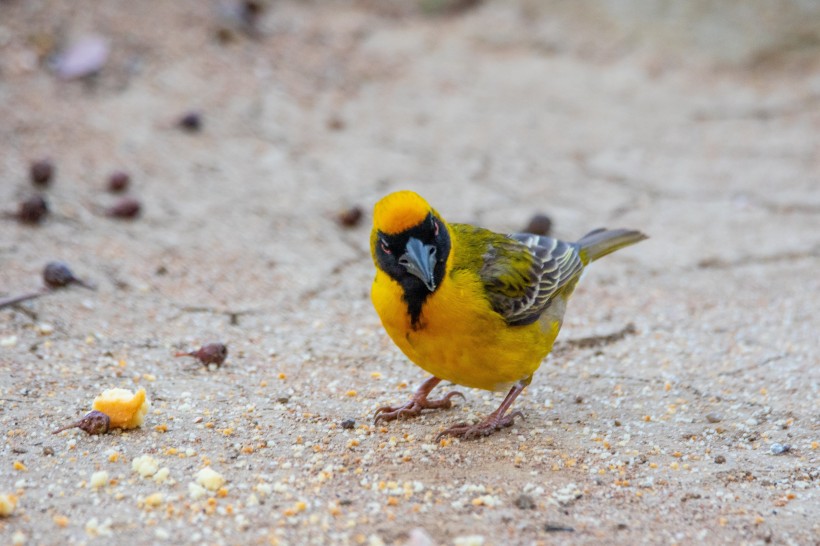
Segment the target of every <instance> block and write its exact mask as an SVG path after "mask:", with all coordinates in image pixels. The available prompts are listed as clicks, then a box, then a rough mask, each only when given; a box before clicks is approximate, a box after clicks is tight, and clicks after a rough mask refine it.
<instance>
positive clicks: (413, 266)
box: [399, 237, 436, 292]
mask: <svg viewBox="0 0 820 546" xmlns="http://www.w3.org/2000/svg"><path fill="white" fill-rule="evenodd" d="M406 248H407V251H406V252H405V253H404V255H402V257H401V258H399V263H400V264H401V265H403V266H404V268H405V269H406V270H407V272H408V273H410V274H411V275H415V276H416V277H418V278H419V279H421V282H423V283H424V286H426V287H427V290H429V291H430V292H434V291H435V290H436V281H435V278H434V277H433V273H434V271H435V269H436V247H434V246H433V245H425V244H424V243H422V242H421V241H419V240H418V239H416V238H415V237H410V240H409V241H407V247H406Z"/></svg>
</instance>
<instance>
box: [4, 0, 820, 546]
mask: <svg viewBox="0 0 820 546" xmlns="http://www.w3.org/2000/svg"><path fill="white" fill-rule="evenodd" d="M373 4H374V3H372V2H371V3H360V4H351V3H337V4H322V3H304V2H301V3H276V4H275V5H274V6H272V7H271V8H270V9H269V10H268V11H266V12H265V13H264V14H263V17H262V20H261V22H260V25H259V35H258V36H256V37H251V36H248V35H246V34H245V33H243V31H242V29H241V28H240V29H238V30H237V29H236V26H234V27H231V28H232V30H228V31H224V32H223V35H224V36H227V35H230V36H227V37H229V38H231V39H230V40H229V42H228V43H222V42H220V40H218V39H216V38H215V35H216V32H217V28H218V27H219V26H220V25H223V24H228V25H230V24H231V22H230V21H227V23H225V21H226V19H225V18H224V17H223V16H220V15H219V12H218V10H217V9H215V8H214V5H212V4H204V3H200V2H192V1H190V2H160V1H151V2H147V1H146V2H116V3H98V2H90V1H79V2H59V1H56V0H55V1H51V2H49V1H34V2H28V1H26V2H23V1H8V0H7V1H3V2H0V14H2V17H0V119H2V123H0V150H2V152H1V153H0V203H3V206H4V208H5V209H6V210H9V211H13V210H15V207H16V204H17V202H19V201H20V200H21V199H23V198H24V197H26V196H27V195H29V194H30V193H31V192H32V191H33V187H32V185H31V183H30V182H29V181H28V174H27V173H28V167H29V162H30V161H32V160H35V159H38V158H41V157H50V158H51V159H52V160H53V162H54V164H55V165H56V169H57V173H56V177H55V179H54V182H53V184H52V185H51V187H50V188H48V189H47V190H45V192H44V193H45V195H46V198H47V199H48V201H49V204H50V207H51V211H52V213H51V214H50V216H49V217H48V218H47V219H46V221H45V222H44V223H43V224H42V225H39V226H24V225H21V224H19V223H17V222H15V221H14V220H12V219H8V218H6V219H3V220H2V224H0V225H2V228H0V297H2V296H8V295H14V294H19V293H22V292H26V291H28V290H31V289H36V288H38V287H39V286H40V285H41V280H40V272H41V270H42V268H43V266H44V264H45V263H46V262H47V261H49V260H53V259H62V260H65V261H66V262H68V263H69V264H70V265H71V267H72V268H73V270H74V272H75V273H76V274H77V275H78V276H80V277H83V278H85V279H88V280H90V281H92V282H94V283H96V284H97V285H98V289H97V290H96V291H94V292H92V291H88V290H84V289H82V288H80V287H70V288H67V289H65V290H60V291H57V292H55V293H53V294H49V295H47V296H45V297H42V298H40V299H36V300H33V301H29V302H26V303H23V304H20V305H18V306H15V307H11V308H6V309H3V310H2V311H0V370H2V376H0V431H2V434H3V436H2V446H1V447H0V452H1V453H2V456H1V457H0V493H6V494H14V495H16V496H17V497H18V498H19V502H18V504H17V507H16V510H15V511H14V512H13V514H12V515H11V516H9V517H6V518H1V519H0V543H2V544H10V543H25V544H112V543H118V544H163V543H168V544H178V543H207V544H371V545H378V544H382V543H384V544H405V543H408V542H409V543H411V544H415V545H419V546H420V545H424V544H482V543H483V544H485V545H500V544H639V543H647V544H719V543H724V544H728V543H734V544H763V543H773V544H817V543H820V523H818V522H820V448H818V442H820V411H819V410H818V408H819V407H820V403H819V402H818V401H820V366H818V354H820V351H818V349H819V346H818V341H817V332H818V330H819V329H820V319H818V315H817V309H818V304H819V303H820V297H819V296H818V295H820V275H818V274H817V273H818V270H820V236H818V227H820V190H818V188H820V138H819V137H820V63H818V62H817V61H816V57H811V56H809V57H806V56H800V55H796V56H786V57H784V58H783V59H780V60H778V59H775V60H774V61H772V60H771V59H770V60H769V61H768V62H764V63H758V64H755V65H754V66H739V65H732V66H728V67H727V66H722V67H721V66H717V65H714V64H709V63H704V62H701V61H698V60H689V61H686V60H681V56H677V57H675V58H674V59H672V58H671V57H666V56H664V55H661V54H652V53H649V52H648V51H647V50H646V48H640V47H632V46H630V45H629V43H624V42H615V43H613V44H609V43H608V42H607V40H606V37H601V36H595V37H588V38H589V39H588V40H586V41H585V38H584V34H583V32H584V29H583V28H577V29H574V28H569V29H568V28H566V27H561V26H560V25H559V24H557V23H554V22H551V21H550V20H549V18H548V17H547V18H545V16H544V15H543V14H538V13H535V14H533V13H530V12H529V11H527V10H526V9H524V8H521V7H520V6H517V4H513V3H496V4H487V5H483V6H480V7H478V8H476V9H472V10H467V11H464V12H462V13H457V14H453V15H439V16H423V15H420V14H418V13H416V12H415V11H414V10H412V9H403V10H402V9H397V7H396V6H395V5H393V9H386V8H376V7H374V5H373ZM539 17H541V18H540V19H539ZM558 28H560V30H561V32H560V33H558V31H557V30H556V29H558ZM89 33H97V34H101V35H103V36H105V37H107V38H108V39H109V40H110V44H111V47H112V49H111V57H110V58H109V60H108V63H107V64H106V66H105V67H104V69H103V71H102V72H101V73H100V74H99V75H98V76H97V77H95V78H93V79H91V80H88V81H61V80H59V79H58V78H56V77H55V76H54V74H53V73H52V72H51V71H50V70H49V68H48V55H49V53H50V52H51V51H53V50H55V49H59V48H60V47H64V45H65V44H67V43H71V42H72V41H73V40H76V39H78V38H79V37H82V36H84V35H87V34H89ZM563 39H566V41H562V40H563ZM585 44H586V45H588V46H589V47H587V46H586V45H585ZM590 44H591V45H590ZM191 110H197V111H200V112H201V113H202V120H203V129H202V131H201V132H199V133H196V134H188V133H186V132H184V131H181V130H180V129H179V128H178V127H177V126H176V125H175V123H176V120H177V119H178V118H179V117H180V116H181V115H183V114H184V113H185V112H188V111H191ZM115 169H125V170H127V171H128V172H129V173H131V175H132V178H133V184H132V189H131V190H130V195H133V196H135V197H137V198H139V199H140V200H141V201H142V203H143V205H144V212H143V214H142V216H141V217H140V218H138V219H136V220H134V221H120V220H115V219H112V218H108V217H105V216H104V215H103V214H101V213H100V211H101V208H102V207H105V206H108V205H109V204H110V203H112V202H113V201H114V199H115V198H114V197H113V196H111V195H110V194H107V193H106V192H105V191H104V188H105V180H106V177H107V176H108V174H109V173H110V172H111V171H113V170H115ZM400 188H411V189H415V190H417V191H419V192H420V193H422V194H423V195H425V196H426V197H427V198H428V199H429V200H430V201H431V202H432V203H433V205H434V206H435V207H436V208H437V209H438V210H439V211H440V212H441V213H442V215H444V217H445V218H447V219H449V220H451V221H467V222H475V223H480V224H482V225H484V226H487V227H490V228H493V229H496V230H498V231H514V230H519V229H521V228H522V227H523V226H524V225H525V224H526V222H527V220H528V219H529V217H530V216H531V215H532V214H533V213H535V212H545V213H547V214H549V215H550V216H551V217H552V219H553V221H554V225H555V231H554V233H555V234H556V235H557V236H559V237H565V238H576V237H578V236H580V235H582V234H583V233H585V232H586V231H587V230H589V229H591V228H594V227H598V226H601V225H607V226H610V227H630V228H638V229H641V230H642V231H644V232H646V233H648V234H649V235H651V239H650V240H648V241H646V242H644V243H641V244H640V245H639V246H637V247H634V248H631V249H628V250H625V251H622V252H620V253H619V254H617V255H614V256H612V257H608V258H606V259H605V260H604V261H602V262H601V263H600V264H598V265H596V266H595V267H593V268H592V269H591V270H590V272H589V273H588V274H587V275H586V277H585V279H584V282H583V283H582V284H581V286H580V287H579V289H578V290H577V292H576V296H575V298H574V300H573V302H572V304H571V305H570V309H569V312H568V315H567V320H566V323H565V327H564V330H563V332H562V335H561V337H560V338H559V339H560V342H559V343H558V344H557V345H556V348H555V351H554V353H553V354H552V355H551V356H550V357H548V358H547V359H546V360H545V362H544V363H543V365H542V367H541V369H540V370H539V372H538V373H537V374H536V376H535V380H534V382H533V383H532V385H531V386H530V387H529V388H528V389H527V391H526V392H525V394H524V395H523V396H522V397H521V398H520V399H519V402H518V403H517V406H516V407H517V409H520V410H522V411H523V412H524V413H525V414H526V420H523V421H520V422H518V423H517V424H516V426H514V427H513V428H511V429H507V430H504V431H502V432H500V433H498V434H496V435H494V436H492V437H489V438H485V439H481V440H478V441H471V442H460V441H453V442H451V443H449V444H448V443H447V442H445V443H444V444H436V443H434V440H433V439H434V437H435V435H436V434H437V433H438V432H439V431H440V430H442V429H443V428H444V427H446V426H448V425H449V424H452V423H454V422H457V421H463V420H470V419H477V418H478V417H480V416H482V415H484V414H486V413H487V412H489V411H491V410H492V409H494V407H495V405H496V404H498V403H499V401H500V399H501V394H499V393H487V392H482V391H476V390H470V389H465V391H464V392H465V394H466V395H467V400H466V402H458V403H457V407H456V408H454V409H452V410H449V411H443V412H437V413H436V412H433V413H429V414H425V415H424V416H422V417H421V418H418V419H415V420H412V421H404V422H393V423H389V424H386V425H384V426H379V427H375V428H374V427H373V426H372V414H373V411H374V410H375V408H377V407H378V406H380V405H383V404H396V403H399V402H403V401H404V400H405V399H407V398H408V397H409V395H410V393H411V392H412V389H414V388H415V386H416V385H418V384H419V383H420V382H421V381H422V380H423V378H424V374H423V372H422V371H421V370H419V369H417V368H416V367H414V366H413V365H411V364H410V363H408V362H407V361H406V359H405V358H404V357H403V356H402V355H401V354H400V353H399V351H398V350H397V349H396V348H395V347H394V346H393V345H392V344H391V342H390V341H389V339H388V338H387V336H386V334H385V333H384V332H383V330H382V329H381V327H380V324H379V321H378V318H377V316H376V315H375V312H374V311H373V309H372V307H371V305H370V301H369V296H368V293H369V285H370V281H371V279H372V276H373V266H372V262H371V261H370V257H369V251H368V234H369V225H368V224H369V220H370V218H369V210H370V207H371V206H372V204H373V203H374V202H375V201H376V200H377V199H378V198H379V197H380V196H382V195H384V194H385V193H387V192H389V191H392V190H396V189H400ZM352 205H360V206H362V207H363V208H364V209H365V211H366V212H365V217H364V219H363V221H362V223H361V224H360V225H359V226H358V227H354V228H350V229H347V228H342V227H340V226H339V225H338V224H337V222H336V221H335V217H336V214H337V213H338V212H339V211H341V210H343V209H345V208H347V207H349V206H352ZM630 324H631V325H634V327H633V328H628V325H630ZM618 333H621V335H610V334H618ZM211 340H219V341H222V342H224V343H226V344H227V345H228V347H229V351H230V354H229V358H228V360H227V362H226V363H225V365H224V366H223V367H221V368H219V369H214V370H208V369H205V368H203V367H201V366H198V365H197V364H196V362H195V361H193V360H192V359H177V358H173V354H174V353H175V352H176V351H178V350H181V349H184V350H190V349H192V348H196V347H198V346H199V345H200V344H202V343H205V342H208V341H211ZM111 387H125V388H129V389H136V388H138V387H144V388H145V389H146V390H147V392H148V396H149V398H150V400H151V403H152V409H151V411H150V413H149V415H148V417H147V419H146V423H145V424H144V426H143V427H142V428H140V429H137V430H133V431H129V432H114V433H112V434H108V435H103V436H88V435H86V434H85V433H83V432H81V431H79V430H71V431H67V432H62V433H60V434H57V435H52V434H51V431H52V430H54V429H56V428H57V427H59V426H62V425H65V424H67V423H70V422H71V421H73V420H76V419H78V418H79V417H80V416H82V415H83V414H84V413H85V412H86V411H88V410H89V409H90V405H91V401H92V400H93V398H94V397H95V396H96V395H97V394H99V393H100V392H101V391H102V390H104V389H107V388H111ZM449 388H451V387H449V386H445V387H439V389H440V390H441V391H442V392H444V391H445V390H446V389H449ZM345 420H354V421H355V426H354V427H353V428H343V427H342V426H341V423H342V422H343V421H345ZM775 443H780V444H788V445H789V446H790V447H791V449H790V450H789V451H787V452H785V453H782V454H780V455H775V454H773V453H772V451H771V446H772V445H773V444H775ZM146 454H148V455H151V456H152V457H154V458H156V459H157V461H158V464H159V466H160V467H167V468H168V470H169V477H168V479H167V480H166V481H164V482H161V483H160V482H159V481H158V480H155V479H153V478H151V477H148V478H143V477H141V476H140V475H139V474H137V473H135V472H133V471H132V460H133V459H134V458H136V457H138V456H141V455H146ZM15 463H19V464H15ZM207 465H210V466H211V467H212V468H213V469H215V470H216V471H218V472H219V473H221V474H222V475H223V476H224V477H225V478H226V479H227V483H226V484H225V486H224V487H223V488H222V489H221V490H219V491H217V492H209V493H208V494H206V495H205V496H204V497H201V498H194V496H192V495H191V488H190V485H189V484H190V483H191V482H193V481H194V480H195V478H194V476H195V474H196V473H197V472H198V471H199V470H200V469H201V468H203V467H204V466H207ZM103 470H104V471H106V472H107V473H108V475H109V479H108V481H107V482H106V483H105V484H104V485H103V486H102V487H100V488H97V489H93V488H91V487H90V486H89V483H90V480H91V475H92V474H93V473H94V472H97V471H103ZM417 529H422V530H423V531H420V530H417ZM414 530H415V531H414ZM482 541H483V542H482Z"/></svg>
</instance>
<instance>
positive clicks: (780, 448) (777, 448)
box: [769, 444, 792, 455]
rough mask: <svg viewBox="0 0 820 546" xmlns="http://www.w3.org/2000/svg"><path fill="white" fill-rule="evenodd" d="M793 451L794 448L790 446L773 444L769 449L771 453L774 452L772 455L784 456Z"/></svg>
mask: <svg viewBox="0 0 820 546" xmlns="http://www.w3.org/2000/svg"><path fill="white" fill-rule="evenodd" d="M791 450H792V446H790V445H789V444H772V446H771V447H770V448H769V451H771V452H772V455H783V454H784V453H788V452H789V451H791Z"/></svg>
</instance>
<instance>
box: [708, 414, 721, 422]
mask: <svg viewBox="0 0 820 546" xmlns="http://www.w3.org/2000/svg"><path fill="white" fill-rule="evenodd" d="M721 420H722V419H721V417H720V415H718V414H717V413H707V414H706V421H708V422H709V423H720V422H721Z"/></svg>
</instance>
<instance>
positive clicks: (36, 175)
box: [29, 159, 54, 187]
mask: <svg viewBox="0 0 820 546" xmlns="http://www.w3.org/2000/svg"><path fill="white" fill-rule="evenodd" d="M29 176H30V177H31V182H32V183H33V184H34V185H35V186H40V187H45V186H48V185H49V184H51V179H52V178H53V177H54V165H53V164H52V163H51V161H49V160H48V159H40V160H39V161H34V162H32V164H31V167H30V169H29Z"/></svg>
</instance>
